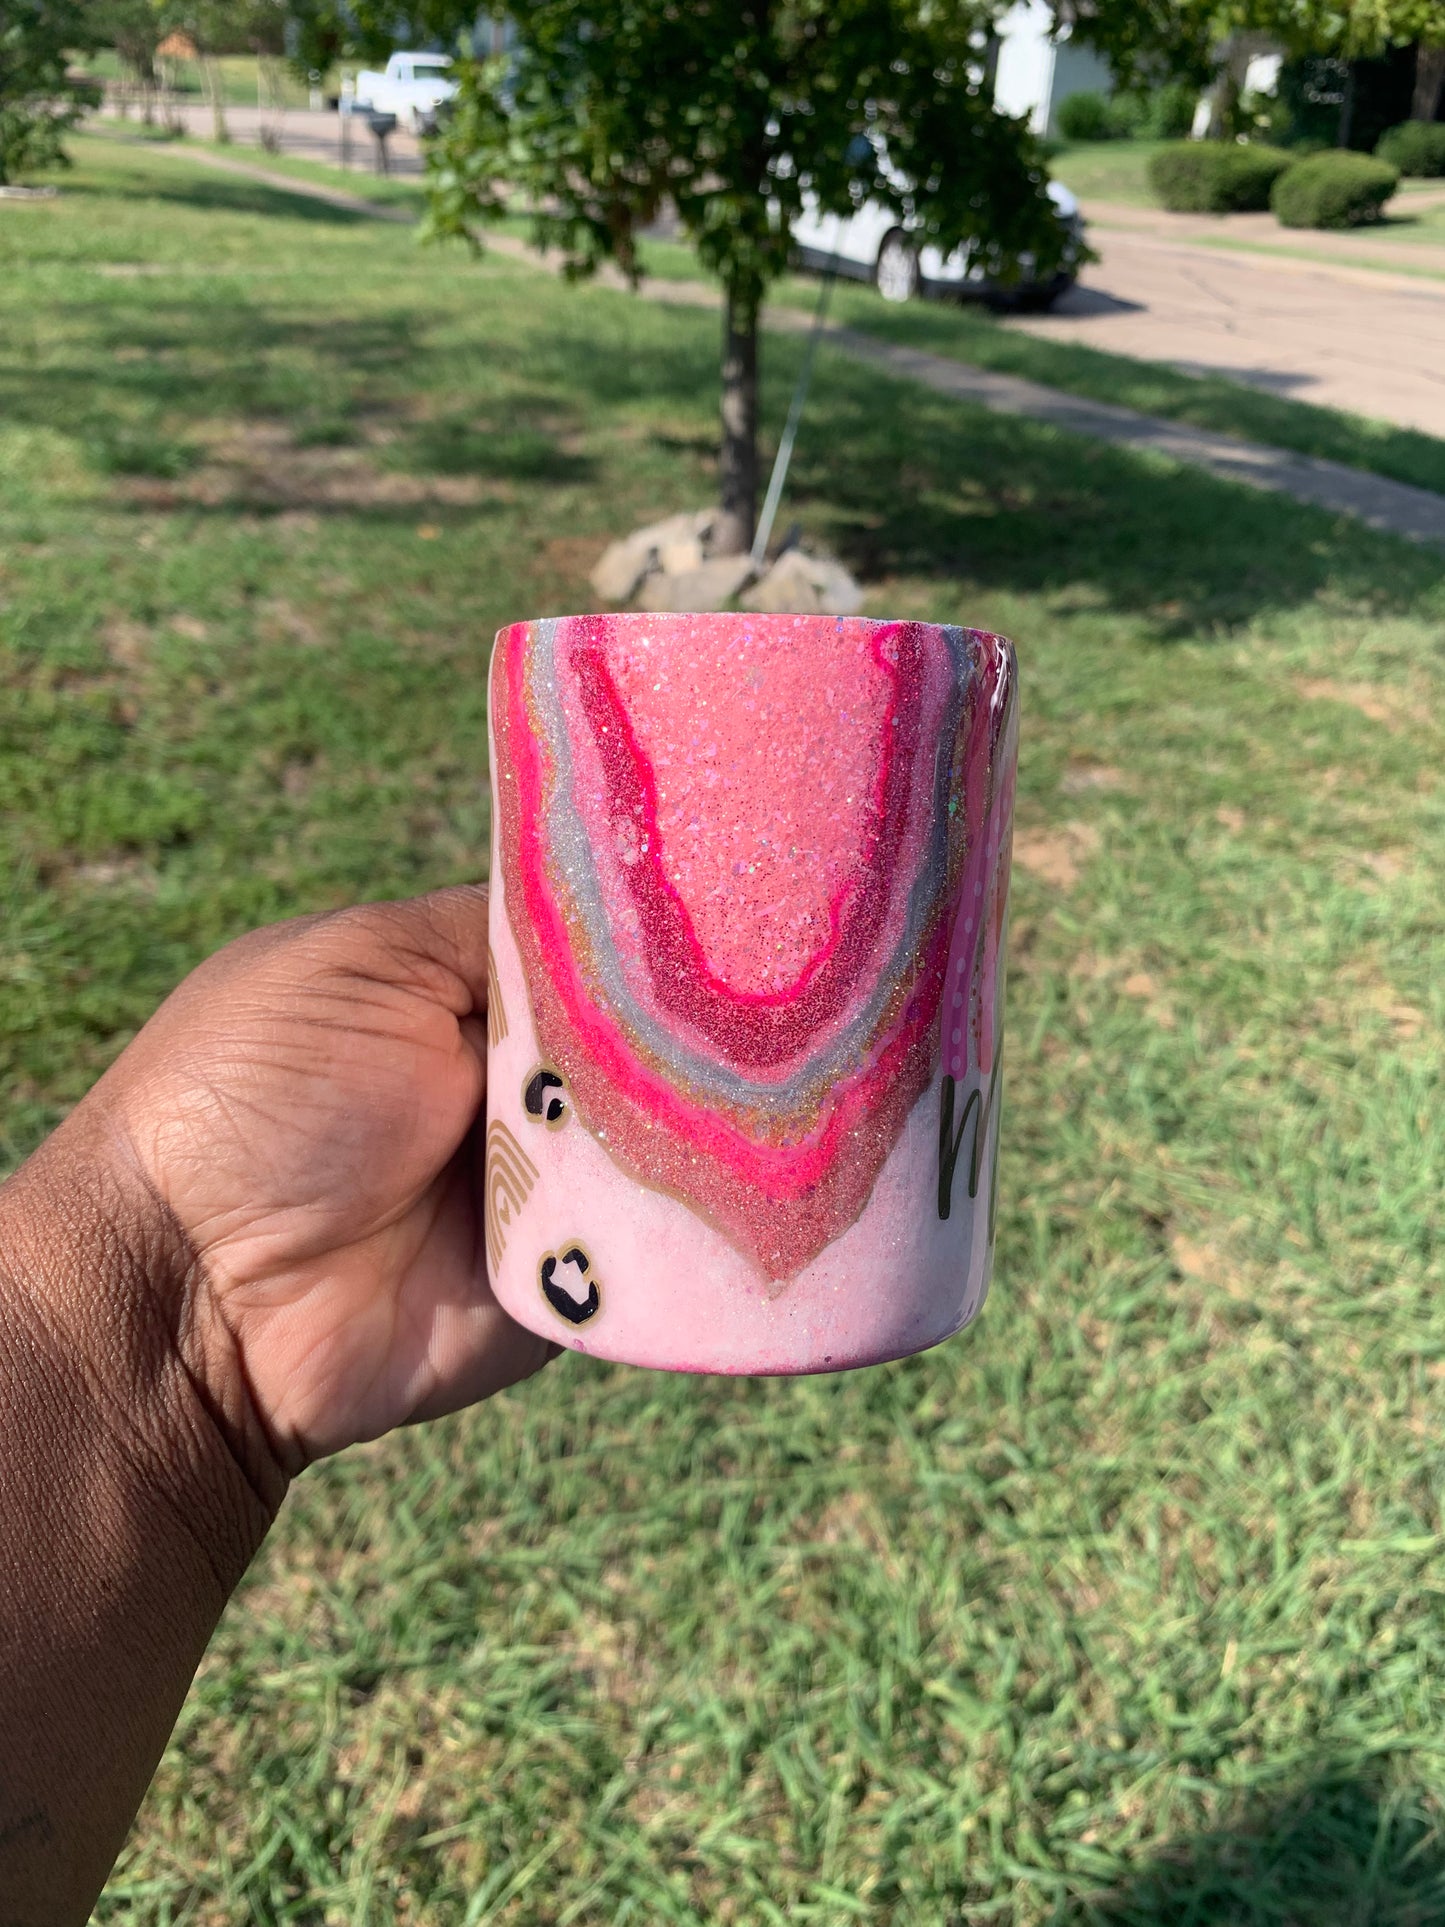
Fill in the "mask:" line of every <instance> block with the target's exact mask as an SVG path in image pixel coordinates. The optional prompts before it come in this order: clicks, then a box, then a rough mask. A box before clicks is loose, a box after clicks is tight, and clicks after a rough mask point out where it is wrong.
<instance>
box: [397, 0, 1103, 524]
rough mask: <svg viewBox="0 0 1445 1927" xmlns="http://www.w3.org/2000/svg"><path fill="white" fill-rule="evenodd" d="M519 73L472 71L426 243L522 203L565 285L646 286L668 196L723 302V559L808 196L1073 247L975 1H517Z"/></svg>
mask: <svg viewBox="0 0 1445 1927" xmlns="http://www.w3.org/2000/svg"><path fill="white" fill-rule="evenodd" d="M508 14H509V18H510V20H511V22H512V24H513V29H514V32H515V36H516V40H515V46H514V48H513V51H512V54H511V56H510V58H509V60H508V61H507V62H506V63H505V64H503V63H501V62H498V61H486V60H475V59H467V60H464V61H463V62H462V63H461V69H460V80H461V94H460V97H459V99H458V100H457V102H456V103H455V107H454V111H453V112H452V113H451V115H450V116H449V118H448V119H447V121H446V122H445V124H444V126H443V129H442V132H441V134H440V135H439V136H438V138H437V140H436V141H435V143H434V144H433V147H432V151H431V154H430V157H429V181H430V217H429V225H430V230H431V232H432V233H434V234H437V235H460V236H464V237H467V238H471V239H474V238H475V235H476V227H477V223H478V222H479V221H485V220H488V219H492V218H495V217H497V216H498V215H500V214H502V213H503V212H504V211H505V209H506V207H507V205H508V204H509V200H510V197H511V196H512V195H517V196H519V197H520V198H521V200H522V201H523V202H524V204H525V205H526V206H527V207H528V208H529V209H530V210H531V220H532V225H533V230H534V236H535V239H536V240H537V241H538V243H539V244H540V245H542V246H559V247H560V248H561V249H562V250H563V252H564V257H565V261H566V266H567V269H568V271H569V272H570V273H572V274H586V273H589V272H590V271H592V270H593V269H595V268H596V267H597V265H598V264H599V263H600V262H602V261H603V260H612V261H615V262H616V263H617V264H618V265H619V266H620V267H621V268H622V269H623V271H624V272H625V273H626V274H628V275H629V276H631V277H632V278H633V279H634V280H635V279H636V278H637V276H638V272H639V269H638V255H637V235H638V231H639V229H640V228H643V227H645V226H646V225H647V224H648V222H650V221H651V220H653V219H654V218H655V216H656V215H657V213H658V211H659V209H660V208H661V206H662V204H663V202H664V200H670V201H671V202H672V204H673V205H674V206H675V208H676V210H677V214H678V217H679V219H680V221H681V223H682V226H683V228H684V229H685V231H686V232H687V234H688V235H689V236H690V237H691V239H692V241H693V244H694V245H695V247H696V249H697V253H698V258H699V260H700V261H701V263H702V265H703V267H704V268H706V269H707V270H708V271H709V272H711V273H712V274H713V275H715V276H716V277H717V279H718V280H719V281H720V282H721V283H722V288H723V297H724V299H723V309H724V319H723V342H722V370H721V373H722V384H721V385H722V408H721V417H722V449H721V466H720V490H721V510H722V515H721V527H720V530H719V535H718V543H719V547H720V548H722V549H723V550H724V551H726V550H729V549H734V550H744V549H746V548H747V547H748V546H749V544H750V542H751V540H752V535H753V527H754V522H755V518H756V506H757V492H758V460H757V426H758V315H759V310H760V308H761V305H762V302H763V299H764V296H765V294H766V292H767V289H768V287H769V286H770V284H771V283H772V282H773V281H774V280H776V278H777V277H778V276H779V275H780V274H781V273H782V272H783V270H784V269H785V267H786V266H787V263H788V258H789V252H790V238H789V225H790V221H791V218H792V217H793V216H794V215H795V214H796V213H797V212H798V210H799V208H800V206H801V204H802V199H803V196H804V194H805V193H809V192H811V193H812V194H814V195H816V196H817V199H818V201H819V203H820V204H821V206H822V208H823V209H824V210H825V211H827V212H833V213H838V214H842V215H846V214H848V213H850V212H851V211H852V210H853V208H854V207H855V205H856V204H857V203H858V202H860V201H861V200H863V199H865V198H868V197H872V198H874V199H877V200H880V201H883V202H885V203H886V204H887V205H888V206H889V207H891V208H892V209H893V210H894V211H895V212H896V213H897V216H898V218H899V221H900V222H903V221H907V222H908V223H909V224H910V226H911V227H913V228H914V229H915V231H916V232H917V234H918V237H919V239H920V241H922V240H928V241H934V242H936V243H937V244H938V245H939V246H940V247H941V248H942V249H943V250H944V252H945V253H947V252H949V251H951V250H952V248H953V247H954V246H956V245H957V244H959V243H960V242H963V241H965V240H967V241H970V242H972V243H973V244H974V245H975V247H976V249H977V250H978V255H979V258H980V259H981V261H982V262H983V263H984V264H985V265H986V266H987V268H988V269H989V271H990V272H992V273H994V274H996V275H998V276H999V277H1000V278H1003V279H1008V278H1010V277H1012V276H1015V275H1017V273H1018V272H1019V271H1020V267H1021V264H1022V262H1023V261H1024V258H1025V257H1030V258H1031V259H1032V262H1033V266H1034V271H1035V272H1036V273H1038V274H1040V275H1042V276H1047V275H1048V274H1050V273H1051V272H1052V271H1053V270H1054V268H1055V267H1056V266H1057V265H1058V264H1059V263H1060V261H1061V260H1062V259H1063V257H1064V253H1065V250H1066V247H1067V244H1068V236H1067V234H1066V231H1065V229H1064V227H1063V225H1062V223H1061V222H1060V221H1059V219H1058V217H1057V215H1056V214H1055V212H1054V209H1053V204H1052V203H1051V201H1050V200H1049V198H1048V194H1047V176H1046V173H1045V169H1044V166H1043V163H1042V159H1041V156H1040V154H1039V151H1038V149H1037V147H1036V146H1035V144H1034V142H1033V141H1032V140H1031V139H1030V137H1029V135H1028V133H1027V132H1026V130H1025V127H1024V125H1023V123H1022V122H1021V121H1016V120H1013V119H1010V118H1008V117H1007V116H1005V115H1003V114H1000V113H998V112H996V111H995V109H994V106H993V102H992V100H991V98H990V95H989V91H988V89H987V86H986V84H985V81H984V77H983V72H982V60H983V55H982V47H983V41H984V30H985V29H986V28H987V26H988V24H989V20H990V13H989V10H988V8H987V7H986V6H983V5H975V4H967V0H948V3H945V0H689V3H688V4H686V5H678V4H677V0H514V4H512V5H511V6H509V8H508Z"/></svg>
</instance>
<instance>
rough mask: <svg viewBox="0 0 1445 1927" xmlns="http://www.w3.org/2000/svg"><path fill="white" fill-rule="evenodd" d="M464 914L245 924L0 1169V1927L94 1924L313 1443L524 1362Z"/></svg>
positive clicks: (360, 1431) (351, 1434)
mask: <svg viewBox="0 0 1445 1927" xmlns="http://www.w3.org/2000/svg"><path fill="white" fill-rule="evenodd" d="M486 981H487V905H486V895H485V893H484V892H483V891H481V890H471V889H461V890H445V891H440V892H438V893H436V894H435V895H432V896H429V897H420V898H417V899H415V900H413V901H411V902H408V903H391V904H374V905H370V906H367V907H365V908H362V909H357V910H348V911H343V912H340V913H338V914H336V915H334V916H327V917H314V918H305V919H302V920H300V921H298V922H295V923H288V924H280V925H277V926H276V927H275V928H273V929H269V930H260V931H257V932H255V933H253V934H252V935H251V936H248V937H243V938H241V939H240V940H239V941H238V942H236V943H233V944H231V945H229V946H228V947H227V948H226V949H224V950H222V951H220V952H219V953H218V954H217V955H216V956H214V957H212V958H211V959H210V960H209V961H208V962H206V963H204V964H202V965H201V967H200V968H199V969H198V970H196V971H195V972H193V974H192V975H191V976H190V977H188V978H187V979H186V980H185V982H184V983H182V984H181V986H180V987H179V989H177V990H176V991H175V992H174V993H173V995H172V996H171V997H169V998H168V999H167V1000H166V1002H165V1003H164V1004H163V1005H162V1006H161V1008H160V1010H159V1011H158V1012H157V1013H156V1015H155V1016H154V1017H153V1018H152V1019H151V1021H150V1022H149V1023H148V1024H147V1025H146V1026H145V1028H144V1029H143V1030H142V1031H141V1033H140V1034H139V1036H138V1037H137V1038H136V1039H135V1041H134V1042H133V1043H132V1044H131V1045H130V1046H129V1048H128V1049H127V1050H126V1051H125V1052H124V1053H123V1054H122V1055H121V1057H120V1058H119V1059H118V1060H117V1061H116V1063H115V1064H114V1065H113V1066H112V1067H111V1069H110V1070H109V1071H107V1073H106V1074H105V1076H104V1077H103V1078H102V1079H101V1080H100V1082H99V1083H98V1084H97V1085H96V1087H95V1088H94V1090H92V1091H91V1092H90V1094H89V1095H88V1096H87V1097H86V1098H85V1099H84V1101H83V1102H82V1103H81V1104H80V1105H78V1106H77V1108H76V1110H75V1111H74V1112H73V1113H72V1114H71V1116H70V1117H69V1118H68V1119H67V1120H66V1122H65V1123H64V1124H63V1125H62V1126H61V1127H60V1128H59V1130H57V1131H56V1132H55V1134H54V1135H53V1136H52V1137H51V1138H50V1139H49V1141H48V1142H47V1143H46V1144H44V1145H43V1146H42V1147H41V1149H40V1150H39V1151H38V1152H37V1153H36V1154H35V1156H34V1157H33V1158H31V1159H30V1161H29V1162H28V1163H27V1164H26V1165H24V1166H23V1167H22V1168H21V1169H20V1170H19V1171H18V1172H17V1173H16V1174H15V1176H14V1177H13V1178H11V1179H10V1181H9V1182H8V1183H7V1184H5V1185H4V1186H0V1923H3V1927H69V1923H71V1922H74V1923H77V1927H78V1923H82V1922H84V1921H85V1920H86V1919H87V1917H88V1915H89V1912H90V1909H91V1907H92V1905H93V1903H94V1901H95V1898H96V1896H97V1894H98V1893H99V1891H100V1888H101V1886H102V1884H103V1882H104V1880H105V1877H106V1875H107V1873H108V1872H109V1870H110V1867H111V1865H112V1863H113V1861H114V1858H115V1855H116V1853H117V1852H118V1851H119V1849H120V1846H121V1843H122V1841H123V1839H124V1837H125V1832H126V1829H127V1827H128V1826H129V1824H130V1822H131V1819H132V1818H133V1816H134V1814H135V1810H136V1808H137V1806H138V1805H139V1803H140V1800H141V1797H142V1795H143V1794H144V1792H145V1788H146V1786H147V1784H148V1782H149V1780H150V1776H151V1773H152V1772H153V1770H154V1767H155V1763H156V1760H157V1759H158V1758H159V1755H160V1753H161V1750H162V1748H163V1747H164V1745H165V1742H166V1739H167V1737H168V1735H169V1733H170V1729H171V1726H172V1724H173V1723H174V1720H175V1716H176V1714H177V1712H178V1710H179V1708H180V1705H181V1701H182V1699H183V1698H184V1696H185V1692H186V1689H187V1687H188V1686H189V1684H190V1681H191V1678H192V1675H193V1674H194V1671H195V1668H196V1666H197V1664H198V1662H199V1660H200V1658H201V1655H202V1653H203V1652H204V1650H205V1645H206V1641H207V1640H208V1638H209V1637H210V1634H211V1632H212V1631H213V1629H214V1627H215V1624H216V1621H217V1620H218V1619H219V1617H220V1614H221V1611H222V1609H223V1607H224V1606H225V1603H226V1600H227V1599H228V1597H229V1596H230V1593H231V1591H232V1590H233V1589H234V1587H235V1585H236V1583H237V1581H238V1580H239V1579H240V1577H241V1575H242V1573H243V1572H244V1571H245V1569H246V1566H247V1564H248V1563H249V1561H250V1559H251V1558H252V1556H253V1555H254V1553H255V1551H256V1548H257V1547H258V1546H259V1545H260V1543H261V1540H262V1538H263V1537H264V1536H265V1533H266V1531H267V1529H268V1528H269V1526H270V1524H271V1522H272V1520H273V1519H274V1517H275V1515H276V1511H277V1509H278V1507H279V1506H280V1503H281V1500H282V1498H283V1497H284V1495H285V1492H286V1488H287V1485H288V1483H289V1481H290V1480H291V1479H292V1478H293V1477H294V1476H295V1475H296V1474H297V1473H298V1472H300V1471H301V1470H302V1469H303V1468H304V1467H305V1466H306V1465H308V1464H310V1463H311V1461H312V1460H314V1459H317V1458H321V1457H323V1456H325V1455H326V1454H328V1453H331V1452H337V1451H340V1450H341V1449H342V1447H343V1446H346V1445H348V1444H351V1443H352V1442H354V1441H357V1440H361V1439H370V1438H376V1437H378V1436H379V1435H380V1434H381V1433H383V1432H386V1431H389V1430H390V1429H391V1428H392V1427H393V1426H397V1425H403V1424H406V1423H408V1422H409V1421H411V1420H414V1419H422V1418H429V1417H433V1416H436V1415H438V1414H440V1413H443V1412H449V1411H453V1410H455V1409H457V1408H458V1407H459V1406H463V1405H468V1404H472V1403H474V1402H475V1401H476V1400H478V1399H483V1398H486V1397H488V1396H489V1395H490V1394H491V1393H493V1392H496V1391H499V1390H500V1389H501V1388H502V1387H504V1386H507V1385H512V1384H515V1383H516V1382H517V1381H518V1380H520V1379H523V1378H526V1377H527V1376H528V1375H529V1374H530V1373H532V1372H534V1371H536V1370H537V1369H538V1367H539V1366H541V1365H542V1364H544V1363H545V1362H546V1360H547V1359H548V1357H550V1356H551V1355H552V1353H553V1348H552V1347H551V1346H550V1345H548V1344H547V1343H546V1341H545V1340H543V1339H541V1338H537V1337H534V1336H533V1335H532V1333H530V1332H527V1331H524V1330H523V1329H522V1328H521V1327H520V1326H519V1325H517V1324H515V1323H514V1322H513V1321H512V1320H511V1319H509V1318H508V1317H507V1315H506V1314H505V1313H504V1312H503V1311H502V1310H501V1308H500V1306H499V1305H498V1304H497V1302H496V1300H495V1299H494V1298H493V1296H492V1293H491V1290H490V1287H489V1286H488V1284H487V1278H486V1261H485V1255H484V1242H483V1235H482V1223H481V1186H480V1182H479V1181H478V1180H479V1176H480V1173H479V1170H478V1162H477V1161H478V1156H479V1151H478V1145H479V1133H480V1120H481V1114H482V1105H483V1100H484V1095H485V1087H486V1019H485V1009H486Z"/></svg>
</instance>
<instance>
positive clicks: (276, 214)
mask: <svg viewBox="0 0 1445 1927" xmlns="http://www.w3.org/2000/svg"><path fill="white" fill-rule="evenodd" d="M151 151H153V152H164V153H170V152H172V151H179V150H172V149H170V148H159V147H158V148H154V149H152V150H151ZM182 158H183V159H184V158H185V156H184V155H183V156H182ZM261 158H263V157H258V160H259V159H261ZM192 165H195V163H192ZM85 192H86V194H87V195H88V196H92V197H94V198H95V199H96V200H100V201H106V200H116V201H124V202H126V203H128V204H130V205H134V203H135V202H136V201H138V200H140V201H161V202H164V203H167V204H169V205H172V206H176V207H188V208H195V209H196V210H197V211H198V212H200V213H203V214H261V215H265V216H266V217H267V218H269V219H273V220H275V219H280V220H287V221H305V222H308V223H311V224H317V225H320V226H323V227H348V228H350V227H373V226H374V225H375V224H376V217H375V216H374V215H371V214H367V213H364V212H362V211H361V210H360V209H358V208H349V207H337V206H336V205H335V204H334V203H333V202H330V201H318V200H316V199H314V198H313V197H312V196H310V195H308V194H306V193H305V192H304V191H303V190H297V191H294V192H288V191H287V190H286V189H285V188H280V187H268V186H267V185H266V184H265V182H264V181H253V180H247V179H246V177H245V176H244V175H240V174H223V173H221V172H220V171H219V170H217V171H216V172H215V173H214V174H211V173H207V174H199V173H191V172H189V171H186V172H182V171H181V169H180V168H179V167H178V168H177V171H176V178H175V179H174V180H173V181H172V180H167V179H164V178H160V179H157V178H156V176H155V175H153V174H152V173H151V171H150V170H149V169H147V170H146V172H145V174H144V175H143V176H141V175H139V174H138V175H137V177H136V181H135V184H134V185H132V184H130V183H128V182H124V181H110V180H88V181H87V182H86V184H85Z"/></svg>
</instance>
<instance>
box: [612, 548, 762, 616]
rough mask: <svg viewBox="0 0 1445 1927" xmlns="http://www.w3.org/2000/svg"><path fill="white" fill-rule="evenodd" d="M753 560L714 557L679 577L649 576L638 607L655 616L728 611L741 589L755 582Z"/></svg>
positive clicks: (739, 556) (735, 556) (685, 570)
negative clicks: (727, 606)
mask: <svg viewBox="0 0 1445 1927" xmlns="http://www.w3.org/2000/svg"><path fill="white" fill-rule="evenodd" d="M753 575H754V569H753V565H752V560H751V558H750V557H749V556H746V555H715V556H713V558H712V559H711V561H709V562H701V563H699V564H698V566H697V567H696V568H695V569H684V570H683V572H682V573H681V574H680V575H663V574H661V573H658V574H656V575H650V576H648V578H647V580H646V581H645V582H644V583H643V585H642V593H641V595H639V596H638V598H637V606H638V607H639V608H640V609H646V610H648V611H650V612H651V613H652V614H653V615H659V614H661V613H663V612H664V611H665V610H676V611H679V612H681V613H683V614H692V613H705V612H709V611H712V610H716V609H722V608H725V607H726V605H727V604H728V603H729V602H731V601H732V599H733V597H734V596H735V595H736V594H737V593H738V591H739V590H740V589H742V588H745V587H746V586H747V584H748V583H749V582H751V581H752V579H753Z"/></svg>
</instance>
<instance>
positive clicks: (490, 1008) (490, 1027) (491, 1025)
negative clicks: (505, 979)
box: [487, 944, 507, 1050]
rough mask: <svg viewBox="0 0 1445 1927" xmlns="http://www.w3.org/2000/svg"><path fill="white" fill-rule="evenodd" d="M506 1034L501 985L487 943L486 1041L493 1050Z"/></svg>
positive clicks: (489, 946)
mask: <svg viewBox="0 0 1445 1927" xmlns="http://www.w3.org/2000/svg"><path fill="white" fill-rule="evenodd" d="M506 1034H507V1006H506V1005H505V1004H504V1003H503V1002H502V985H501V980H500V979H499V978H498V976H497V959H496V957H495V956H494V955H493V953H492V946H491V945H490V944H488V945H487V1042H488V1043H489V1044H490V1045H491V1047H492V1049H493V1050H495V1049H496V1047H497V1045H498V1044H500V1043H501V1041H502V1039H503V1038H504V1037H505V1036H506Z"/></svg>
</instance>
